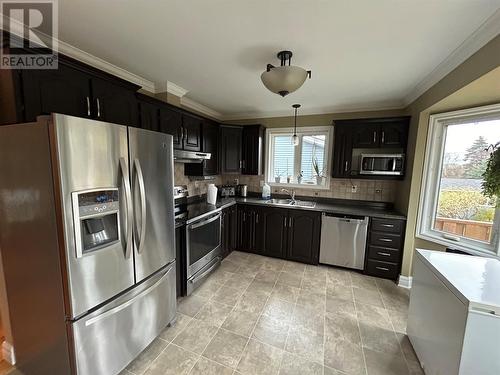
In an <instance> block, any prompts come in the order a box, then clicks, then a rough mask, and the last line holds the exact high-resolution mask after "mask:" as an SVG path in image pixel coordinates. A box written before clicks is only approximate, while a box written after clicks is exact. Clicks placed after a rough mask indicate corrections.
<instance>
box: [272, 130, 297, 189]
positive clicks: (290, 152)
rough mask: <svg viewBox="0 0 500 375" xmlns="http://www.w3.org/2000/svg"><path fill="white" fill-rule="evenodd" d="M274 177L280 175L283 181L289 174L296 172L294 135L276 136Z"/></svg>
mask: <svg viewBox="0 0 500 375" xmlns="http://www.w3.org/2000/svg"><path fill="white" fill-rule="evenodd" d="M273 149H274V155H273V170H274V176H272V177H273V178H276V177H280V178H281V182H286V178H287V176H293V174H294V158H295V147H294V145H293V144H292V137H291V136H289V135H280V136H275V137H274V147H273Z"/></svg>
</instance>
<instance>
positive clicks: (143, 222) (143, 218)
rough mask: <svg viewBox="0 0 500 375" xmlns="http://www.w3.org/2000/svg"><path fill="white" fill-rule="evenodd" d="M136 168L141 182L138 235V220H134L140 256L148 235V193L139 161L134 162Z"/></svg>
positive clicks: (138, 179)
mask: <svg viewBox="0 0 500 375" xmlns="http://www.w3.org/2000/svg"><path fill="white" fill-rule="evenodd" d="M134 168H135V173H136V177H137V181H138V182H139V195H140V199H141V232H140V234H139V233H138V232H139V231H138V229H137V220H134V224H135V235H136V238H137V242H138V245H137V252H138V253H139V254H140V253H141V252H142V248H143V247H144V236H145V235H146V191H145V188H144V176H143V174H142V168H141V163H140V161H139V159H135V160H134Z"/></svg>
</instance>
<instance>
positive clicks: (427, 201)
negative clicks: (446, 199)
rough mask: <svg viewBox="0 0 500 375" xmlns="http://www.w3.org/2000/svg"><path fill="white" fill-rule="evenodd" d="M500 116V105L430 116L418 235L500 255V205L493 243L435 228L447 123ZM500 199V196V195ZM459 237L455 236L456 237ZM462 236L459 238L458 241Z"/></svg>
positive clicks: (480, 252)
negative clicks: (446, 232)
mask: <svg viewBox="0 0 500 375" xmlns="http://www.w3.org/2000/svg"><path fill="white" fill-rule="evenodd" d="M493 119H500V104H494V105H488V106H483V107H475V108H468V109H464V110H458V111H452V112H445V113H437V114H433V115H430V117H429V129H428V132H427V143H426V149H425V150H426V151H425V159H424V169H423V173H422V184H421V189H420V200H419V207H418V208H419V210H418V218H417V228H416V237H417V238H420V239H424V240H427V241H430V242H435V243H438V244H440V245H444V246H447V247H451V248H454V249H458V250H462V251H465V252H468V253H471V254H475V255H481V256H490V257H499V256H500V208H499V207H497V208H496V210H495V219H494V221H493V227H492V241H491V243H490V244H486V243H484V244H483V243H481V241H478V240H473V239H468V238H465V237H459V236H454V235H453V234H451V233H450V234H445V233H444V232H441V231H438V230H435V229H433V223H434V222H435V219H436V215H437V205H438V201H439V186H440V185H439V180H440V176H441V173H442V168H443V159H444V151H445V142H446V132H447V126H449V125H454V124H455V125H458V124H460V123H470V122H473V121H485V120H493ZM499 199H500V198H499ZM453 237H454V238H455V239H452V238H453ZM456 238H459V240H456Z"/></svg>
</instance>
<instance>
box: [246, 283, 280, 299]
mask: <svg viewBox="0 0 500 375" xmlns="http://www.w3.org/2000/svg"><path fill="white" fill-rule="evenodd" d="M273 288H274V283H270V282H268V281H262V280H254V281H252V283H251V284H250V285H249V286H248V289H247V290H246V291H247V292H252V293H265V294H267V295H269V294H271V292H272V291H273Z"/></svg>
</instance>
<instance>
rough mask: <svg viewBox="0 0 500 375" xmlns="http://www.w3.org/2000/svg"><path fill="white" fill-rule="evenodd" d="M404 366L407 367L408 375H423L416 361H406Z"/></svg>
mask: <svg viewBox="0 0 500 375" xmlns="http://www.w3.org/2000/svg"><path fill="white" fill-rule="evenodd" d="M406 364H407V365H408V371H409V373H410V375H425V373H424V370H422V367H420V363H419V362H418V361H407V362H406Z"/></svg>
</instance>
